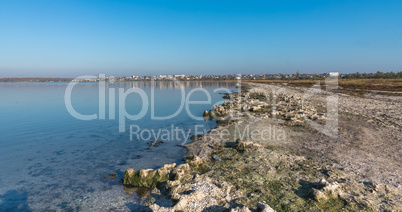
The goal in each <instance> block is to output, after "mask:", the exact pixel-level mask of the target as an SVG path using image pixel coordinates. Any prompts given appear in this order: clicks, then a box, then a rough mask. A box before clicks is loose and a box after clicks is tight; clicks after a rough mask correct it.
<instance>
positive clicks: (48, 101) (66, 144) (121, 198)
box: [0, 82, 234, 211]
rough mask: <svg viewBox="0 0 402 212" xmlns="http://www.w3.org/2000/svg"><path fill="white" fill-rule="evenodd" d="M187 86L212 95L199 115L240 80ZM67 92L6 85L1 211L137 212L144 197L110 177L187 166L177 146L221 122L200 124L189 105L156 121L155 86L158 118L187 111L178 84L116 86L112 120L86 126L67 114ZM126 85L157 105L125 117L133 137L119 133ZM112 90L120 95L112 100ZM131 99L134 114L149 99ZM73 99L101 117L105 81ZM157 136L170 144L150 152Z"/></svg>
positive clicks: (2, 90)
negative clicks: (133, 117) (168, 165)
mask: <svg viewBox="0 0 402 212" xmlns="http://www.w3.org/2000/svg"><path fill="white" fill-rule="evenodd" d="M183 84H184V87H185V93H186V94H185V98H189V100H190V101H205V100H207V96H206V95H205V93H202V92H200V91H197V92H194V93H193V94H192V95H191V96H190V97H188V96H189V95H188V94H189V92H191V91H192V90H193V89H194V88H203V89H206V90H207V91H209V94H210V96H211V104H192V105H190V106H189V111H190V112H191V113H192V114H194V116H197V117H200V116H201V115H202V112H203V111H204V110H209V109H210V108H211V107H212V105H213V104H214V103H217V102H220V101H223V99H222V92H215V93H214V92H213V91H214V89H216V88H219V87H226V88H230V89H231V90H233V89H234V84H232V83H207V82H203V83H201V82H191V83H190V82H186V83H183ZM66 87H67V83H0V99H1V101H0V170H1V171H0V211H10V210H18V211H24V210H25V211H28V210H33V211H43V210H94V211H98V210H100V209H102V210H130V209H131V210H135V209H136V207H137V205H138V203H139V197H138V196H137V195H136V194H135V193H133V194H130V195H127V194H126V193H125V192H124V190H123V187H122V185H121V184H120V183H119V179H117V178H116V179H112V178H104V177H105V176H107V175H109V174H111V173H116V174H118V176H119V177H120V178H121V177H122V176H123V172H124V171H125V170H126V169H127V168H134V169H135V170H138V169H141V168H158V167H160V166H161V165H163V164H165V163H181V158H182V157H183V156H184V154H185V150H184V149H183V148H180V147H177V146H176V145H178V144H183V142H185V139H186V138H188V139H189V137H190V136H191V135H189V132H190V133H191V134H194V131H195V130H196V128H197V131H199V132H201V131H203V130H209V129H211V128H213V127H215V125H216V123H215V122H213V121H203V120H195V119H193V118H192V117H190V115H189V113H188V112H187V111H186V110H185V107H184V108H183V110H181V111H180V113H179V114H178V115H177V116H174V117H172V118H170V119H167V120H154V119H152V118H151V88H152V87H153V88H154V94H155V95H154V103H155V104H154V111H155V113H154V116H158V117H162V116H168V115H171V114H173V113H175V112H176V111H177V110H178V109H179V108H180V103H181V99H182V95H181V90H180V89H179V88H178V86H177V85H176V86H175V84H173V83H172V82H159V83H158V82H157V83H155V84H151V83H150V82H134V83H108V84H106V87H105V90H106V95H105V96H106V98H105V105H106V107H105V110H104V111H105V119H99V118H98V119H94V120H86V121H84V120H79V119H76V118H74V117H73V116H72V115H71V114H70V113H69V112H68V111H67V109H66V105H65V100H64V95H65V91H66ZM113 88H114V90H113ZM119 88H123V89H124V91H126V90H127V89H130V88H140V89H141V90H142V91H144V93H145V94H146V97H147V99H148V101H149V105H148V107H146V108H145V107H144V110H145V112H146V113H145V114H144V117H142V118H141V119H139V120H129V119H125V120H124V122H123V123H125V128H124V129H123V130H125V132H119V114H121V110H119V99H120V100H121V99H122V98H119V91H118V90H119ZM109 91H110V92H109ZM110 93H114V94H115V98H109V95H110ZM112 97H113V96H112ZM101 99H102V98H101ZM125 100H126V102H125V107H124V108H125V110H126V111H127V113H129V114H132V115H135V114H138V113H139V112H140V111H141V108H142V105H143V103H144V102H146V101H143V99H141V98H140V96H139V95H137V94H130V95H128V96H127V97H126V98H125ZM71 102H72V106H73V108H74V109H75V111H77V112H79V113H81V114H85V115H90V114H97V115H99V84H98V83H78V84H77V85H76V86H75V87H74V89H73V90H72V98H71ZM113 104H114V105H115V107H114V110H113ZM110 105H111V107H110ZM120 106H121V105H120ZM101 108H102V107H101ZM113 112H114V114H115V115H114V116H115V118H113ZM120 125H121V124H120ZM130 125H133V126H136V127H133V128H132V129H133V131H134V132H137V134H138V136H137V135H135V134H134V135H133V136H132V140H130ZM172 127H173V129H176V127H177V129H178V131H177V132H180V133H176V134H173V135H171V134H170V135H169V136H170V137H169V138H167V137H166V136H165V137H162V135H166V134H167V131H169V133H171V132H172ZM163 129H165V130H164V131H161V130H163ZM152 132H154V133H152ZM158 132H160V133H159V137H158ZM138 137H141V138H140V139H141V140H137V139H139V138H138ZM158 138H159V139H158ZM155 139H158V140H163V141H164V143H163V144H161V145H160V146H159V147H150V146H149V145H148V144H147V142H148V141H153V140H155ZM147 148H149V149H147Z"/></svg>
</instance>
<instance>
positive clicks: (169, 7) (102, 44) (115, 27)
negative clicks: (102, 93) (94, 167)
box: [0, 0, 402, 77]
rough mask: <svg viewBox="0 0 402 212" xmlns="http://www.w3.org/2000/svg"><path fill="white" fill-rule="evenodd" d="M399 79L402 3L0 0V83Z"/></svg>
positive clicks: (350, 0) (365, 0)
mask: <svg viewBox="0 0 402 212" xmlns="http://www.w3.org/2000/svg"><path fill="white" fill-rule="evenodd" d="M297 69H298V70H299V71H300V73H324V72H330V71H339V72H343V73H345V72H346V73H348V72H357V71H358V72H376V71H385V72H387V71H401V70H402V1H400V0H395V1H393V0H379V1H370V0H362V1H353V0H336V1H332V0H317V1H308V0H304V1H286V0H282V1H281V0H277V1H268V0H265V1H252V0H249V1H237V0H231V1H224V0H202V1H201V0H159V1H154V0H132V1H128V0H127V1H125V0H122V1H117V0H115V1H112V0H108V1H105V0H91V1H89V0H87V1H86V0H25V1H22V0H0V77H77V76H79V75H83V74H97V73H100V72H102V73H106V74H107V75H114V76H126V75H147V74H148V75H154V74H163V73H172V74H181V73H184V74H230V73H295V72H296V71H297Z"/></svg>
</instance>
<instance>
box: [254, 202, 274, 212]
mask: <svg viewBox="0 0 402 212" xmlns="http://www.w3.org/2000/svg"><path fill="white" fill-rule="evenodd" d="M257 211H258V212H276V211H275V210H274V209H272V208H271V207H270V206H269V205H267V204H264V203H260V202H259V203H257Z"/></svg>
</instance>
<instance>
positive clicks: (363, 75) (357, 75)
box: [341, 71, 402, 79]
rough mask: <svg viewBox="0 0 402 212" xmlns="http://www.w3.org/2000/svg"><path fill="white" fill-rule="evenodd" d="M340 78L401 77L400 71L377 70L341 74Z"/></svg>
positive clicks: (401, 72)
mask: <svg viewBox="0 0 402 212" xmlns="http://www.w3.org/2000/svg"><path fill="white" fill-rule="evenodd" d="M341 78H343V79H401V78H402V71H399V72H396V73H395V72H392V71H391V72H385V73H384V72H381V71H377V73H359V72H356V73H352V74H342V75H341Z"/></svg>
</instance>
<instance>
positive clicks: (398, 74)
mask: <svg viewBox="0 0 402 212" xmlns="http://www.w3.org/2000/svg"><path fill="white" fill-rule="evenodd" d="M330 76H337V77H339V78H341V79H400V78H402V72H401V71H399V72H385V73H384V72H380V71H378V72H376V73H359V72H356V73H348V74H342V73H338V72H330V73H322V74H315V73H314V74H300V73H299V72H298V71H297V72H296V73H295V74H241V75H240V74H228V75H213V74H212V75H185V74H161V75H155V76H139V75H132V76H125V77H106V78H105V79H104V80H105V81H116V82H117V81H119V82H126V81H149V80H165V81H167V80H189V81H194V80H198V81H211V80H213V81H215V80H302V79H324V78H327V77H330ZM99 80H103V79H100V78H84V79H72V78H0V82H71V81H77V82H97V81H99Z"/></svg>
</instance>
